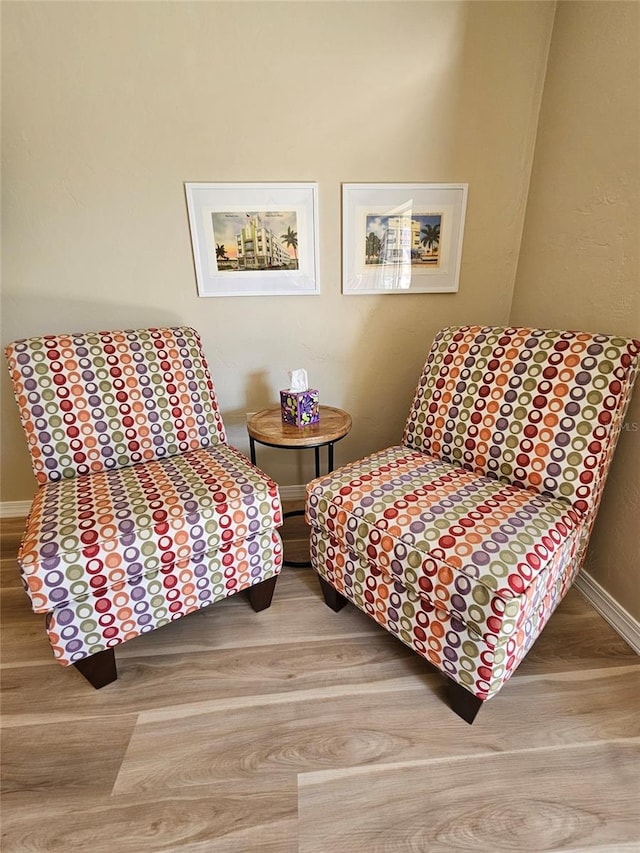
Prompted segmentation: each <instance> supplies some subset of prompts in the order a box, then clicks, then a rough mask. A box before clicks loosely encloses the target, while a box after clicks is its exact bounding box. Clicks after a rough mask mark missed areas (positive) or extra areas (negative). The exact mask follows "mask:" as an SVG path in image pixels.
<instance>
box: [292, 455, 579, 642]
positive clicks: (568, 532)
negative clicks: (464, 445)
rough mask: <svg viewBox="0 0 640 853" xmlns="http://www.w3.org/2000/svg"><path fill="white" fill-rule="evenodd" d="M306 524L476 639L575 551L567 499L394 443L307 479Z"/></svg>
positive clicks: (574, 517) (575, 526)
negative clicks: (456, 620)
mask: <svg viewBox="0 0 640 853" xmlns="http://www.w3.org/2000/svg"><path fill="white" fill-rule="evenodd" d="M307 521H308V523H309V524H310V525H311V526H312V527H314V528H316V529H320V530H324V531H326V532H327V533H328V534H329V535H330V536H332V537H334V539H335V540H338V541H340V542H342V543H343V544H344V546H345V547H346V548H347V549H348V550H349V551H351V552H352V553H353V554H354V555H355V556H357V557H359V558H360V559H364V560H366V561H367V563H368V564H369V565H370V566H371V567H374V568H375V567H378V568H379V569H380V570H381V571H383V572H385V573H386V574H387V575H388V576H389V577H390V578H393V579H397V580H398V581H399V582H400V583H401V584H402V586H403V587H405V588H406V589H408V590H411V591H412V592H413V593H415V594H416V595H419V596H422V597H424V598H427V599H429V601H431V602H432V603H433V604H435V605H438V606H440V607H442V608H443V609H446V610H447V612H449V613H451V614H453V615H454V616H456V617H457V618H459V619H461V620H463V621H464V622H465V623H466V624H472V625H473V626H474V630H476V631H477V632H478V633H479V634H480V635H485V634H487V633H489V634H491V633H492V630H491V624H492V623H491V621H490V620H491V616H492V613H493V615H495V616H496V617H500V619H502V617H503V616H504V615H505V614H508V613H510V612H511V611H513V613H514V614H515V613H516V612H518V610H519V609H520V605H521V602H520V601H519V599H520V598H521V597H522V596H523V595H525V594H526V592H527V590H528V589H529V587H530V586H531V585H532V584H533V583H534V582H535V581H536V580H537V578H538V577H539V575H540V574H541V573H542V572H544V571H545V570H546V569H547V568H548V567H550V566H553V567H555V568H554V571H555V570H556V569H557V568H558V567H557V564H558V562H560V563H562V564H564V563H565V562H566V561H567V560H569V559H570V556H571V554H573V553H574V552H575V549H576V546H577V543H578V541H579V539H580V537H581V535H582V533H583V527H584V524H583V518H582V516H581V515H580V513H579V511H577V510H576V509H574V508H573V507H572V506H571V505H570V504H569V503H568V502H565V501H562V500H558V499H555V498H551V497H548V496H547V495H543V494H538V493H535V492H530V491H528V490H526V489H521V488H518V487H515V486H511V485H508V484H505V483H502V482H500V481H498V480H495V479H491V478H489V477H485V476H479V475H477V474H474V473H473V472H470V471H468V470H466V469H464V468H461V467H458V466H453V465H451V464H449V463H446V462H442V461H440V460H438V459H436V458H434V457H432V456H427V455H426V454H424V453H421V452H418V451H413V450H408V449H407V448H406V447H403V446H398V447H391V448H388V449H387V450H383V451H381V452H379V453H376V454H374V455H372V456H369V457H368V458H367V459H366V460H361V461H359V462H357V463H354V465H351V466H349V465H347V466H345V467H344V468H341V469H339V470H337V471H334V472H332V473H331V474H329V475H328V476H325V477H321V478H319V479H317V480H314V481H312V482H311V483H310V484H309V486H308V488H307Z"/></svg>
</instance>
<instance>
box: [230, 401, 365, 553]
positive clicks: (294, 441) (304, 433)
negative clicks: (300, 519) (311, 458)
mask: <svg viewBox="0 0 640 853" xmlns="http://www.w3.org/2000/svg"><path fill="white" fill-rule="evenodd" d="M318 408H319V410H320V419H319V420H318V421H317V422H316V423H315V424H309V426H304V427H296V426H292V425H291V424H285V423H283V421H282V412H281V409H280V406H272V407H271V408H270V409H263V410H262V411H261V412H256V414H255V415H252V416H251V417H250V418H249V420H248V421H247V432H248V433H249V447H250V450H251V461H252V462H253V464H254V465H255V464H256V442H257V443H258V444H264V445H266V446H267V447H280V448H282V449H283V450H304V449H305V448H307V449H312V448H313V450H314V452H315V463H316V477H319V476H320V473H321V472H320V448H321V447H326V448H327V473H329V472H330V471H333V445H334V444H335V443H336V441H340V439H341V438H344V437H345V436H346V435H348V434H349V430H350V429H351V415H349V414H348V412H345V411H344V410H343V409H336V408H334V407H333V406H319V407H318ZM294 515H304V510H303V509H295V510H292V511H291V512H285V513H284V518H290V517H291V516H294ZM284 562H285V565H287V566H293V567H295V568H306V567H308V566H310V565H311V563H309V562H304V563H302V562H293V561H291V560H285V561H284Z"/></svg>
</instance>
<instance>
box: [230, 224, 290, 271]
mask: <svg viewBox="0 0 640 853" xmlns="http://www.w3.org/2000/svg"><path fill="white" fill-rule="evenodd" d="M236 246H237V252H238V269H239V270H255V269H272V268H279V269H282V267H291V266H294V263H293V261H292V258H291V255H290V254H289V252H288V251H287V250H286V248H285V247H284V246H283V244H282V242H281V241H280V238H279V237H278V236H277V235H276V234H274V233H273V231H271V229H270V228H267V227H265V225H264V224H263V222H262V220H261V219H260V217H259V216H257V215H256V216H247V221H246V224H245V225H244V226H243V228H242V229H241V231H240V233H239V234H236Z"/></svg>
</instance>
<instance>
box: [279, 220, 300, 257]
mask: <svg viewBox="0 0 640 853" xmlns="http://www.w3.org/2000/svg"><path fill="white" fill-rule="evenodd" d="M280 236H281V237H282V239H283V240H284V244H285V246H286V247H287V249H289V248H293V254H294V257H295V259H296V261H297V260H298V232H297V231H294V230H293V228H292V227H291V226H289V227H288V228H287V233H286V234H281V235H280Z"/></svg>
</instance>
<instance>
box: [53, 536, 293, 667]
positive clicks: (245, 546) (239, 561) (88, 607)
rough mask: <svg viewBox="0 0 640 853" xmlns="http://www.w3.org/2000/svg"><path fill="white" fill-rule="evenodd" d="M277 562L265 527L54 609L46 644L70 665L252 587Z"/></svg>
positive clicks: (278, 547)
mask: <svg viewBox="0 0 640 853" xmlns="http://www.w3.org/2000/svg"><path fill="white" fill-rule="evenodd" d="M281 565H282V542H281V541H280V537H279V535H278V533H277V531H275V530H269V531H267V532H265V533H261V534H258V535H256V536H253V537H251V538H249V539H245V540H244V541H242V542H233V543H231V544H230V545H225V546H224V547H222V548H220V549H219V550H218V551H217V552H216V553H215V554H213V555H209V554H203V553H201V554H198V555H196V556H194V557H193V558H192V559H188V560H180V561H178V562H177V563H176V564H175V565H174V566H168V567H164V566H163V567H161V568H158V569H156V570H155V571H151V572H149V573H148V574H144V575H138V576H137V577H135V578H132V579H130V580H127V581H126V582H125V581H123V582H121V583H116V584H114V585H113V586H111V587H108V588H106V589H103V590H101V591H100V594H99V596H98V597H96V598H93V597H92V596H91V595H86V596H81V597H80V598H77V599H73V600H71V601H68V602H66V603H64V604H61V605H59V606H58V607H55V608H54V609H53V610H52V611H51V612H50V613H48V614H47V633H48V635H49V642H50V643H51V646H52V648H53V653H54V655H55V657H56V659H57V660H58V662H59V663H61V664H64V665H69V664H73V663H75V662H76V661H77V660H81V659H82V658H84V657H87V656H88V655H93V654H96V653H97V652H101V651H104V650H105V649H108V648H113V647H114V646H117V645H118V644H119V643H123V642H126V641H127V640H132V639H134V638H135V637H137V636H139V635H140V634H145V633H148V632H149V631H153V630H155V629H156V628H160V627H162V626H163V625H167V624H168V623H170V622H174V621H175V620H176V619H179V618H180V617H182V616H186V615H187V614H189V613H193V612H194V611H196V610H199V609H200V608H202V607H207V606H208V605H209V604H213V603H215V602H216V601H220V600H221V599H223V598H227V597H228V596H230V595H234V594H235V593H236V592H240V591H241V590H243V589H248V588H249V587H251V586H255V585H256V584H258V583H261V582H262V581H263V580H267V579H268V578H270V577H273V576H274V575H277V574H278V573H279V571H280V567H281Z"/></svg>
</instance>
